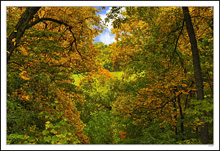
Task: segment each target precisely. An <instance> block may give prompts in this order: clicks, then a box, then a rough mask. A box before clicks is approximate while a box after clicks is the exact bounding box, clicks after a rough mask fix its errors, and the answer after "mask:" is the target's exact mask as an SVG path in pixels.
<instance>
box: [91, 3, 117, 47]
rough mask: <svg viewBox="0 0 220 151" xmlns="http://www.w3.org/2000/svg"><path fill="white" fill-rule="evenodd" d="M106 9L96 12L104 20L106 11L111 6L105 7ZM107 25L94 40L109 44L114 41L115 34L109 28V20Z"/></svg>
mask: <svg viewBox="0 0 220 151" xmlns="http://www.w3.org/2000/svg"><path fill="white" fill-rule="evenodd" d="M95 8H97V9H98V8H99V7H95ZM105 8H106V10H104V9H101V12H99V13H97V15H100V16H101V18H102V20H103V21H104V19H105V17H106V13H108V12H109V11H110V10H111V7H105ZM107 25H108V27H107V29H106V30H104V31H103V33H101V34H100V35H99V36H97V37H96V38H95V42H98V41H101V42H103V43H104V44H106V45H109V44H111V43H113V42H115V34H113V35H112V34H111V29H112V28H113V27H112V25H111V22H110V23H108V24H107Z"/></svg>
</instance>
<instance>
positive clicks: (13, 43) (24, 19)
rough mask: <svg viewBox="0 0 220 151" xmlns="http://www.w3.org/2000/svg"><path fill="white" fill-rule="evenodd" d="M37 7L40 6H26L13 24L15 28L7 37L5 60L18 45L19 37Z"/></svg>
mask: <svg viewBox="0 0 220 151" xmlns="http://www.w3.org/2000/svg"><path fill="white" fill-rule="evenodd" d="M39 9H40V7H27V9H26V10H25V12H24V13H23V14H22V15H21V18H20V19H19V21H18V23H17V25H16V26H15V30H14V31H13V32H12V33H11V34H10V35H9V37H8V38H7V62H8V61H9V60H10V57H11V56H12V54H13V52H14V50H15V48H16V47H17V46H18V43H19V41H20V39H21V37H22V36H23V34H24V32H25V30H26V29H27V26H28V25H29V24H28V23H29V22H30V21H31V20H32V19H33V17H34V15H35V14H36V13H37V11H38V10H39ZM14 39H15V40H14Z"/></svg>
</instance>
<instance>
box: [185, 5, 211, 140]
mask: <svg viewBox="0 0 220 151" xmlns="http://www.w3.org/2000/svg"><path fill="white" fill-rule="evenodd" d="M182 9H183V14H184V19H185V22H186V29H187V32H188V35H189V39H190V44H191V50H192V57H193V68H194V77H195V81H196V87H197V100H204V91H203V81H202V72H201V66H200V59H199V50H198V47H197V41H196V36H195V32H194V29H193V25H192V20H191V16H190V14H189V9H188V7H182ZM203 103H205V102H203ZM204 116H205V113H204ZM202 121H203V122H204V120H203V119H202ZM200 132H201V137H202V143H203V144H208V142H209V135H208V126H207V124H206V123H204V124H203V125H202V126H201V131H200Z"/></svg>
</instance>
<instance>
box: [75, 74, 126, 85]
mask: <svg viewBox="0 0 220 151" xmlns="http://www.w3.org/2000/svg"><path fill="white" fill-rule="evenodd" d="M110 73H111V74H112V75H113V76H114V77H117V78H122V76H123V72H122V71H114V72H110ZM83 77H86V76H85V75H84V74H73V76H72V78H73V79H74V80H75V82H74V84H75V85H79V82H80V80H81V79H82V78H83Z"/></svg>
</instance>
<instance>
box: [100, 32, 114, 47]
mask: <svg viewBox="0 0 220 151" xmlns="http://www.w3.org/2000/svg"><path fill="white" fill-rule="evenodd" d="M99 40H100V41H101V42H103V43H104V44H106V45H109V44H111V43H113V42H116V40H115V36H114V35H111V33H110V32H108V31H106V32H104V33H103V34H101V35H100V37H99Z"/></svg>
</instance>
